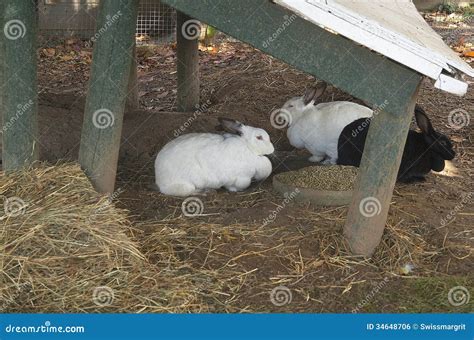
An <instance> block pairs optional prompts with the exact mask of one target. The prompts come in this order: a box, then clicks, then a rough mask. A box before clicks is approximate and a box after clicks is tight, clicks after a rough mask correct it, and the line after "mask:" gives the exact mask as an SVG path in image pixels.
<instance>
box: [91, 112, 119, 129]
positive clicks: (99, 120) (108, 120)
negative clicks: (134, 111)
mask: <svg viewBox="0 0 474 340" xmlns="http://www.w3.org/2000/svg"><path fill="white" fill-rule="evenodd" d="M92 123H93V124H94V126H95V127H96V128H98V129H101V130H102V129H107V128H109V127H111V126H113V125H114V123H115V115H114V113H113V112H112V111H110V110H108V109H98V110H96V111H95V112H94V113H93V115H92Z"/></svg>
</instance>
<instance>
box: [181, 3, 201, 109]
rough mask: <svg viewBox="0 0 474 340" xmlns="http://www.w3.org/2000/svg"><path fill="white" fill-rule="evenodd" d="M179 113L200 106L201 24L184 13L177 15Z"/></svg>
mask: <svg viewBox="0 0 474 340" xmlns="http://www.w3.org/2000/svg"><path fill="white" fill-rule="evenodd" d="M176 20H177V23H176V43H177V45H178V52H177V55H178V56H177V57H178V93H177V106H178V111H179V112H190V111H193V110H195V109H196V106H197V105H199V34H200V27H199V22H198V21H197V20H195V19H193V18H191V17H190V16H187V15H186V14H184V13H182V12H178V13H177V19H176Z"/></svg>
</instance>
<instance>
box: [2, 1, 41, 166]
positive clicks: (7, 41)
mask: <svg viewBox="0 0 474 340" xmlns="http://www.w3.org/2000/svg"><path fill="white" fill-rule="evenodd" d="M1 9H2V12H1V14H2V37H1V39H2V45H3V46H2V61H3V82H2V85H3V87H2V89H1V91H2V92H3V110H4V112H3V123H2V128H3V129H2V131H3V153H2V159H3V169H4V170H5V171H13V170H18V169H20V168H22V167H25V166H29V165H30V164H31V163H33V162H34V161H35V160H37V159H38V145H37V137H38V120H37V119H38V118H37V112H38V94H37V62H36V38H37V26H36V10H35V1H34V0H25V1H17V0H5V1H2V8H1Z"/></svg>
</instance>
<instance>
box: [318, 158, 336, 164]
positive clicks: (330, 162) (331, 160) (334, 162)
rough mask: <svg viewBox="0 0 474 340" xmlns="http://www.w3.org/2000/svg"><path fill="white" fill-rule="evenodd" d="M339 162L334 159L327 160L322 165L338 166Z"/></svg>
mask: <svg viewBox="0 0 474 340" xmlns="http://www.w3.org/2000/svg"><path fill="white" fill-rule="evenodd" d="M336 162H337V160H336V159H334V158H326V159H325V160H324V161H323V162H322V163H323V164H324V165H334V164H336Z"/></svg>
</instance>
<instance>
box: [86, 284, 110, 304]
mask: <svg viewBox="0 0 474 340" xmlns="http://www.w3.org/2000/svg"><path fill="white" fill-rule="evenodd" d="M114 299H115V294H114V290H113V289H112V288H110V287H107V286H100V287H95V288H94V291H93V292H92V301H94V303H95V304H96V305H97V306H100V307H106V306H110V305H111V304H112V303H113V302H114Z"/></svg>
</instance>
